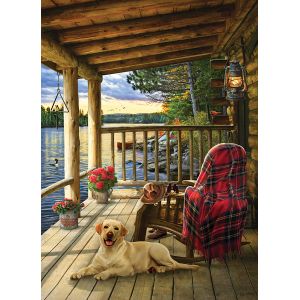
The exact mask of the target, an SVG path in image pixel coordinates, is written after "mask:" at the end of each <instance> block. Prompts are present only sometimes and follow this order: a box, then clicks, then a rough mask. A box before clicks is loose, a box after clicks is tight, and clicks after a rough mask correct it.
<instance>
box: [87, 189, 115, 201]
mask: <svg viewBox="0 0 300 300" xmlns="http://www.w3.org/2000/svg"><path fill="white" fill-rule="evenodd" d="M112 191H113V190H112V189H110V190H109V191H104V192H96V191H92V197H93V199H95V200H96V201H97V203H108V200H109V197H110V195H111V193H112Z"/></svg>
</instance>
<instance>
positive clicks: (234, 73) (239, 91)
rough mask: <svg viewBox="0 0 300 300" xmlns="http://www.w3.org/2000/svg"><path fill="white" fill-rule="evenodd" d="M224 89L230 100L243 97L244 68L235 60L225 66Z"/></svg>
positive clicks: (244, 90) (245, 87) (244, 84)
mask: <svg viewBox="0 0 300 300" xmlns="http://www.w3.org/2000/svg"><path fill="white" fill-rule="evenodd" d="M224 91H225V96H226V99H227V100H230V101H235V100H240V99H243V98H244V95H245V92H246V91H247V85H246V76H245V69H244V67H242V66H241V65H240V63H239V62H238V61H236V60H233V61H231V62H230V63H229V65H228V66H226V67H225V76H224Z"/></svg>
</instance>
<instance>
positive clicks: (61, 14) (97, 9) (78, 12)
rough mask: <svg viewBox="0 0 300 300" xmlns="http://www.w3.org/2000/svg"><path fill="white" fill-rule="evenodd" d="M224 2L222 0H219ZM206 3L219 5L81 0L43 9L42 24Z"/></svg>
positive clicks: (97, 19)
mask: <svg viewBox="0 0 300 300" xmlns="http://www.w3.org/2000/svg"><path fill="white" fill-rule="evenodd" d="M220 2H222V1H220ZM206 5H216V1H215V0H208V1H207V0H189V1H182V0H168V1H165V0H143V1H135V0H129V1H120V0H102V1H100V2H96V3H95V2H93V3H82V4H77V5H73V6H69V7H57V8H50V9H44V10H42V27H43V28H51V27H52V28H54V27H58V26H61V27H60V28H62V27H63V28H64V27H72V25H73V24H74V23H77V24H79V26H80V24H81V23H83V24H86V20H93V22H94V23H97V24H100V23H107V21H108V20H109V21H110V22H113V21H120V20H124V19H135V18H140V17H141V16H143V17H148V16H153V15H157V14H158V12H159V14H160V15H163V14H169V13H173V12H174V9H176V11H189V10H191V8H193V9H198V8H201V7H204V6H206Z"/></svg>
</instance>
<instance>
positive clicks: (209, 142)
mask: <svg viewBox="0 0 300 300" xmlns="http://www.w3.org/2000/svg"><path fill="white" fill-rule="evenodd" d="M207 134H208V151H209V150H210V148H211V147H212V129H208V131H207Z"/></svg>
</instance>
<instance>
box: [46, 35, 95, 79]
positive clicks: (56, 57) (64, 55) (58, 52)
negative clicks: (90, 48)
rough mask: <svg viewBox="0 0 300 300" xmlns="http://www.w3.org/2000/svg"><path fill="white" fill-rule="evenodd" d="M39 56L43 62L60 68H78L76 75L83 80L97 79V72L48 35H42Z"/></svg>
mask: <svg viewBox="0 0 300 300" xmlns="http://www.w3.org/2000/svg"><path fill="white" fill-rule="evenodd" d="M41 42H42V47H41V55H42V57H43V59H44V60H46V61H50V62H52V63H54V64H56V65H57V67H56V69H57V68H58V67H61V68H69V67H78V75H79V76H80V77H82V78H85V79H99V77H100V76H99V74H98V71H97V70H96V69H95V68H93V67H92V66H89V65H88V64H86V63H85V62H82V61H81V60H79V59H77V58H76V57H75V56H74V55H73V54H72V53H70V52H69V51H68V50H67V49H65V48H64V47H62V46H61V45H60V44H58V43H57V42H56V41H55V40H54V39H53V38H52V37H51V36H50V35H47V34H45V33H43V34H42V38H41Z"/></svg>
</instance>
